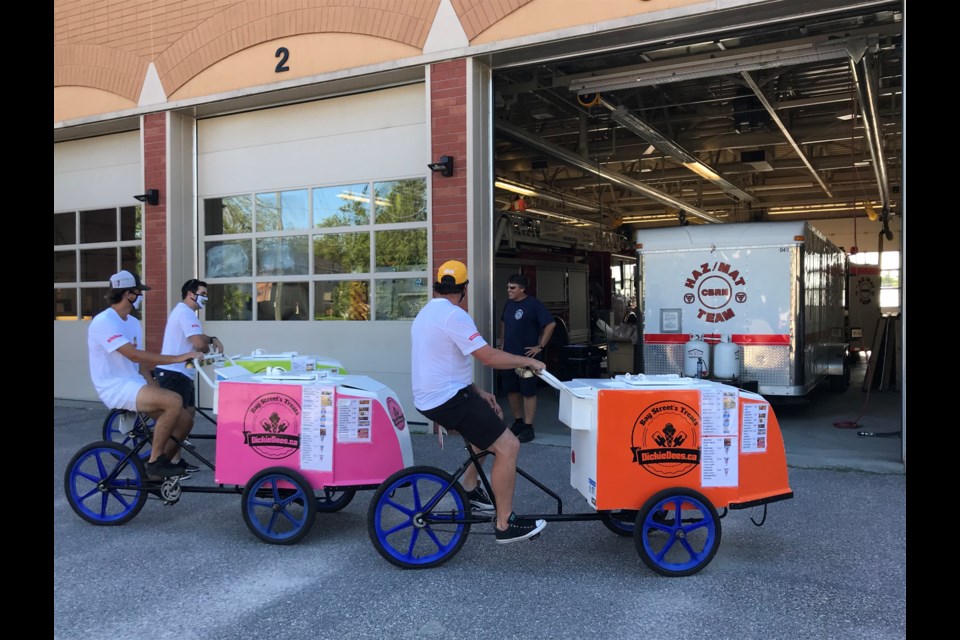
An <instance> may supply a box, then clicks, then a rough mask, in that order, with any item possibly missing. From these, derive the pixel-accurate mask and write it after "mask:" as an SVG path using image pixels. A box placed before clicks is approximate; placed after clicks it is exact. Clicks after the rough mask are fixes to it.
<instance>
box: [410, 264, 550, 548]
mask: <svg viewBox="0 0 960 640" xmlns="http://www.w3.org/2000/svg"><path fill="white" fill-rule="evenodd" d="M468 283H469V280H467V267H466V265H464V264H463V263H462V262H458V261H456V260H449V261H447V262H445V263H443V264H442V265H441V266H440V269H439V270H438V272H437V281H436V282H435V283H434V284H433V291H434V293H435V294H436V297H435V298H434V299H433V300H431V301H430V302H428V303H427V304H425V305H424V306H423V309H421V310H420V313H418V314H417V317H416V319H415V320H414V321H413V325H412V327H411V329H410V337H411V345H412V358H411V362H412V371H411V373H412V381H413V404H414V406H416V408H417V410H418V411H419V412H420V413H422V414H423V415H425V416H426V417H428V418H430V419H431V420H433V421H434V422H436V423H437V424H440V425H443V427H445V428H447V429H454V430H456V431H458V432H460V434H461V435H463V437H464V438H466V440H467V442H469V443H470V445H471V446H472V447H473V448H474V450H475V451H478V452H479V451H484V450H488V451H492V452H493V453H494V454H496V455H495V456H494V460H493V469H492V470H491V472H490V484H491V488H492V489H493V497H494V501H495V503H496V524H495V529H496V541H497V542H498V543H500V544H506V543H509V542H518V541H520V540H528V539H530V538H532V537H534V536H536V535H537V534H539V533H540V531H542V530H543V528H544V527H545V526H547V523H546V521H545V520H531V519H529V518H520V517H517V516H516V514H514V513H513V491H514V488H515V486H516V481H517V454H518V452H519V451H520V441H519V440H517V436H515V435H514V434H513V432H512V431H510V430H509V429H507V427H506V425H505V424H504V423H503V410H502V409H501V408H500V405H499V404H498V403H497V398H496V396H494V395H493V394H492V393H489V392H487V391H484V390H483V389H480V388H478V387H477V386H475V385H474V384H473V361H472V360H471V356H472V357H474V358H476V359H477V360H479V361H480V362H481V363H482V364H483V365H485V366H487V367H490V368H492V369H514V368H517V367H529V368H531V369H533V370H534V371H542V370H543V368H544V364H543V362H541V361H539V360H534V359H533V358H528V357H526V356H519V355H513V354H510V353H506V352H504V351H501V350H500V349H495V348H493V347H491V346H490V345H489V344H488V343H487V341H486V340H484V339H483V337H482V336H481V335H480V332H479V331H477V325H476V324H475V323H474V322H473V319H472V318H471V317H470V316H469V314H467V312H466V311H464V310H463V309H461V308H460V307H459V306H458V305H459V304H460V303H461V302H463V298H464V296H465V295H466V289H467V284H468ZM461 482H462V484H463V488H464V489H466V490H467V496H468V498H470V501H471V503H472V504H473V505H474V506H479V505H478V502H481V503H489V498H487V497H486V496H485V494H483V493H482V488H481V487H480V486H479V485H477V473H476V471H475V470H474V469H473V467H470V468H469V469H468V472H467V473H464V475H463V476H462V479H461ZM468 485H475V486H474V488H473V489H469V488H468ZM488 506H489V505H488Z"/></svg>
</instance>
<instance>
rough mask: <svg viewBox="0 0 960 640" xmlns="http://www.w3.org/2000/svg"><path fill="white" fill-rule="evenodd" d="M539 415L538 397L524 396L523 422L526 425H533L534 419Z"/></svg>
mask: <svg viewBox="0 0 960 640" xmlns="http://www.w3.org/2000/svg"><path fill="white" fill-rule="evenodd" d="M536 415H537V396H536V394H534V395H532V396H523V421H524V422H525V423H526V424H533V419H534V417H536Z"/></svg>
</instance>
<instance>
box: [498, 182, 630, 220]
mask: <svg viewBox="0 0 960 640" xmlns="http://www.w3.org/2000/svg"><path fill="white" fill-rule="evenodd" d="M493 185H494V186H495V187H498V188H500V189H503V190H505V191H510V192H512V193H519V194H520V195H522V196H527V197H529V198H542V199H544V200H548V201H550V202H554V203H556V204H559V205H560V206H562V207H573V208H574V209H580V210H582V211H589V212H591V213H599V212H600V204H599V203H597V202H590V201H589V200H584V199H583V198H578V197H577V196H568V195H563V194H561V193H557V192H552V191H549V190H547V189H541V188H539V187H534V186H531V185H527V184H521V183H519V182H514V181H513V180H510V179H508V178H500V177H498V178H495V179H494V182H493ZM606 212H616V211H615V208H611V207H604V213H606Z"/></svg>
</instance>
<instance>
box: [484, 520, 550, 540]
mask: <svg viewBox="0 0 960 640" xmlns="http://www.w3.org/2000/svg"><path fill="white" fill-rule="evenodd" d="M546 526H547V521H546V520H530V519H529V518H518V517H517V514H515V513H511V514H510V522H509V524H507V528H506V530H505V531H501V530H500V529H497V526H496V524H494V526H493V528H494V529H496V531H497V544H509V543H511V542H520V541H521V540H531V539H533V538H536V537H537V536H538V535H540V532H541V531H543V528H544V527H546Z"/></svg>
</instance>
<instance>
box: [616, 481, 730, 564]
mask: <svg viewBox="0 0 960 640" xmlns="http://www.w3.org/2000/svg"><path fill="white" fill-rule="evenodd" d="M720 534H721V528H720V516H719V515H717V510H716V509H715V508H714V506H713V505H712V504H711V503H710V501H709V500H707V499H706V498H705V497H704V496H703V494H701V493H699V492H697V491H694V490H693V489H686V488H674V489H664V490H663V491H660V492H659V493H657V494H656V495H654V496H653V497H652V498H650V499H649V500H647V502H646V503H644V506H643V507H642V508H641V509H640V511H639V513H637V521H636V526H635V527H634V532H633V541H634V545H635V546H636V548H637V553H639V554H640V559H641V560H643V563H644V564H646V565H647V566H648V567H650V568H651V569H653V570H654V571H656V572H657V573H659V574H660V575H662V576H669V577H679V576H689V575H692V574H694V573H696V572H698V571H700V570H701V569H703V568H704V567H705V566H707V565H708V564H710V561H711V560H713V556H715V555H716V553H717V548H718V547H719V546H720Z"/></svg>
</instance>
